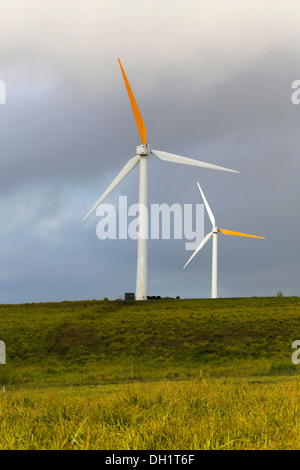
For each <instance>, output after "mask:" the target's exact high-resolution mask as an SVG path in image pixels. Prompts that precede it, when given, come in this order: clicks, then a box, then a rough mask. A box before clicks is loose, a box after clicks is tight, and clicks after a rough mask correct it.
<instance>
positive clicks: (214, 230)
mask: <svg viewBox="0 0 300 470" xmlns="http://www.w3.org/2000/svg"><path fill="white" fill-rule="evenodd" d="M197 184H198V187H199V190H200V193H201V196H202V198H203V202H204V205H205V207H206V210H207V213H208V216H209V219H210V221H211V225H212V231H211V232H210V233H208V234H207V235H206V236H205V237H204V238H203V240H202V241H201V243H200V244H199V246H198V247H197V248H196V250H195V251H194V253H193V254H192V256H191V257H190V259H189V260H188V261H187V262H186V264H185V265H184V267H183V269H184V268H185V267H186V266H187V265H188V264H189V262H190V261H191V260H192V259H193V258H194V256H196V254H197V253H198V251H200V250H201V248H203V247H204V245H205V243H206V242H207V241H208V240H209V239H210V237H211V236H212V237H213V239H212V270H211V298H212V299H216V298H217V250H218V244H217V240H218V232H221V233H224V234H225V235H235V236H238V237H251V238H263V239H265V237H258V236H257V235H249V234H247V233H241V232H233V231H232V230H224V229H221V228H218V227H216V222H215V218H214V215H213V213H212V210H211V208H210V207H209V204H208V202H207V200H206V197H205V196H204V193H203V191H202V189H201V187H200V184H199V183H197Z"/></svg>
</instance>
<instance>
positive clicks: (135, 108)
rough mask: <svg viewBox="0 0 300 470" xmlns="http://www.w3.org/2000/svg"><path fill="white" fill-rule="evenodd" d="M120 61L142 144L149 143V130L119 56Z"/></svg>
mask: <svg viewBox="0 0 300 470" xmlns="http://www.w3.org/2000/svg"><path fill="white" fill-rule="evenodd" d="M118 62H119V65H120V67H121V72H122V75H123V78H124V82H125V86H126V89H127V93H128V96H129V100H130V104H131V107H132V111H133V115H134V118H135V122H136V125H137V128H138V132H139V134H140V138H141V141H142V144H143V145H147V132H146V127H145V124H144V122H143V119H142V116H141V113H140V111H139V108H138V105H137V104H136V101H135V98H134V96H133V93H132V90H131V88H130V85H129V82H128V80H127V77H126V75H125V72H124V69H123V67H122V64H121V61H120V59H119V58H118Z"/></svg>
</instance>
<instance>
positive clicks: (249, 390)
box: [0, 377, 300, 450]
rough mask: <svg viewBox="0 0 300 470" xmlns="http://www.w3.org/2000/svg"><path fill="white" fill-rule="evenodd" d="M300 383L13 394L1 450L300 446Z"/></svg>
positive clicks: (2, 422)
mask: <svg viewBox="0 0 300 470" xmlns="http://www.w3.org/2000/svg"><path fill="white" fill-rule="evenodd" d="M299 387H300V380H299V378H295V377H293V378H292V377H288V378H277V379H276V380H271V379H270V378H267V379H264V380H262V381H260V382H258V381H256V380H249V379H247V380H245V379H239V380H235V381H234V380H233V379H208V380H206V379H202V380H199V381H195V380H194V381H184V382H182V381H178V382H176V381H173V382H171V381H161V382H158V383H147V384H146V383H142V384H141V383H133V384H119V385H106V386H94V387H91V386H89V387H76V388H70V387H69V388H45V389H35V390H32V389H28V390H25V389H23V390H19V391H8V392H7V393H6V395H4V396H2V397H1V398H0V449H74V450H75V449H82V450H83V449H110V450H122V449H133V450H143V449H149V450H156V449H158V450H161V449H164V450H174V449H175V450H197V449H203V450H204V449H273V450H275V449H299V448H300V422H299V419H300V394H299Z"/></svg>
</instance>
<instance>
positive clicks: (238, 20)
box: [0, 0, 300, 303]
mask: <svg viewBox="0 0 300 470" xmlns="http://www.w3.org/2000/svg"><path fill="white" fill-rule="evenodd" d="M299 44H300V4H299V2H298V1H290V2H288V3H287V2H283V1H276V0H275V1H272V2H271V1H266V0H262V1H257V0H254V1H253V2H251V3H249V2H247V3H246V2H244V1H238V0H235V1H233V0H229V1H227V2H222V1H221V0H218V1H216V0H215V1H214V0H213V1H211V2H209V3H208V2H204V1H191V0H187V1H186V0H185V1H182V0H173V1H169V0H160V1H159V2H158V1H157V0H151V1H147V0H144V1H141V0H139V1H137V0H126V2H124V0H109V1H108V0H102V1H101V2H99V1H96V0H88V1H83V0H73V1H71V0H60V1H58V0H52V1H49V0H45V1H43V2H40V1H37V0H27V2H24V1H22V0H11V1H9V2H8V1H5V0H2V1H0V50H1V53H0V80H1V81H3V82H4V83H5V85H6V100H5V104H0V122H1V134H0V150H1V172H0V179H1V184H0V221H1V225H0V240H1V243H0V303H20V302H40V301H45V302H46V301H61V300H78V299H93V298H95V299H101V298H104V297H108V298H111V299H114V298H117V297H118V296H119V295H123V294H124V293H125V292H134V290H135V276H136V256H137V254H136V242H135V241H134V240H130V239H127V240H118V239H117V240H99V239H98V238H97V235H96V226H97V223H98V221H99V218H97V216H96V214H93V215H91V216H90V217H89V219H87V220H86V221H85V222H82V218H83V216H84V215H85V214H86V212H87V211H88V210H89V209H90V207H91V206H92V205H93V204H94V202H96V200H97V199H98V197H99V195H100V194H101V193H102V192H103V191H104V190H105V189H106V188H107V186H108V185H109V184H110V183H111V181H112V180H113V178H114V177H115V175H116V174H117V173H118V171H119V170H120V169H121V168H122V166H124V164H125V163H126V162H127V161H128V160H129V158H131V157H133V156H134V155H135V147H136V145H137V144H138V143H139V141H140V138H139V135H138V132H137V129H136V125H135V122H134V118H133V115H132V110H131V107H130V103H129V100H128V96H127V92H126V89H125V86H124V82H123V78H122V75H121V72H120V68H119V65H118V61H117V58H118V57H120V59H121V61H122V65H123V66H124V69H125V72H126V75H127V78H128V80H129V83H130V85H131V87H132V90H133V93H134V96H135V98H136V101H137V104H138V107H139V109H140V112H141V115H142V117H143V120H144V123H145V126H146V128H147V140H148V143H149V144H150V146H151V147H153V148H159V149H161V150H166V151H168V152H173V153H175V154H178V155H184V156H186V157H190V158H195V159H198V160H201V161H205V162H208V163H213V164H216V165H220V166H224V167H227V168H233V169H236V170H239V171H240V173H239V174H231V173H225V172H217V171H213V170H207V169H204V168H203V169H202V168H199V169H198V168H193V167H190V168H189V167H185V166H183V165H176V164H171V163H163V162H160V161H157V160H156V159H154V158H149V204H151V203H153V204H162V203H167V204H170V205H171V204H174V203H179V204H181V205H182V206H183V205H184V204H194V205H196V204H201V203H202V202H203V201H202V200H201V197H200V194H199V190H198V188H197V181H199V183H200V184H201V187H202V188H203V190H204V192H205V195H206V196H207V198H208V200H209V201H210V204H211V206H212V207H213V208H214V215H215V216H216V219H217V221H218V224H219V225H220V227H222V228H225V229H227V228H230V229H232V230H236V231H239V232H245V233H255V234H257V235H262V236H265V237H266V240H264V241H260V240H258V241H256V240H251V239H249V240H247V239H243V238H241V239H238V238H235V239H231V238H233V237H222V239H221V237H220V242H219V246H220V250H219V255H218V295H219V297H240V296H272V295H276V294H277V292H278V291H279V290H280V291H282V293H283V295H299V290H300V289H299V281H300V259H299V258H300V256H299V248H298V243H299V241H298V240H299V235H298V234H299V230H300V227H299V226H300V222H299V217H297V215H298V210H299V209H298V204H299V203H298V201H299V199H300V198H299V196H300V188H299V170H300V158H299V148H300V145H299V144H300V137H299V136H300V134H299V124H300V105H295V104H293V103H292V101H291V96H292V93H293V89H292V87H291V86H292V82H293V81H295V80H299V79H300V66H299ZM122 195H126V196H127V197H128V203H129V204H134V203H136V202H138V168H136V169H134V170H133V172H132V173H131V174H130V175H128V177H127V178H126V179H125V180H124V181H123V182H122V183H121V184H120V185H119V186H118V187H117V188H116V189H115V191H114V192H113V193H111V195H110V196H109V197H108V198H107V200H106V201H105V202H107V203H115V204H117V203H118V200H119V196H122ZM209 230H210V222H209V219H208V217H207V216H205V227H204V233H205V234H206V233H208V232H209ZM184 245H185V240H173V239H171V240H150V241H149V246H148V249H149V275H148V291H149V295H160V296H170V297H174V296H177V295H179V296H181V297H182V298H189V297H190V298H195V297H210V283H211V247H210V246H209V245H208V244H207V246H206V247H205V248H204V249H203V250H202V253H201V256H197V258H196V257H195V259H194V260H193V262H191V263H190V265H189V266H188V269H185V270H183V269H182V267H183V265H184V264H185V262H186V260H187V259H188V258H189V256H190V252H187V251H186V250H185V248H184Z"/></svg>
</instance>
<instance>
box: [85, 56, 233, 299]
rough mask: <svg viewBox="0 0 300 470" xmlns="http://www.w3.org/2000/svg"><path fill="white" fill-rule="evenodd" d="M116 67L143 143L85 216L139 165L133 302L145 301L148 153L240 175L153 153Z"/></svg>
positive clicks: (130, 95)
mask: <svg viewBox="0 0 300 470" xmlns="http://www.w3.org/2000/svg"><path fill="white" fill-rule="evenodd" d="M118 62H119V65H120V67H121V72H122V75H123V79H124V82H125V86H126V89H127V93H128V96H129V100H130V103H131V107H132V111H133V115H134V118H135V122H136V125H137V128H138V132H139V135H140V138H141V141H142V144H141V145H138V146H137V148H136V153H137V155H136V156H135V157H133V158H131V159H130V160H129V161H128V162H127V163H126V165H125V166H124V167H123V168H122V170H121V171H120V172H119V174H118V175H117V176H116V178H115V179H114V180H113V182H112V183H111V184H110V185H109V187H108V188H107V189H106V191H105V192H104V193H103V194H102V196H101V197H100V198H99V199H98V201H97V202H96V203H95V204H94V206H93V207H92V209H91V210H90V211H89V212H88V214H87V215H86V216H85V217H84V219H83V220H85V219H86V218H87V217H88V216H89V215H90V214H91V212H93V211H94V210H95V209H96V208H97V207H98V206H99V205H100V204H101V203H102V202H103V200H104V199H105V198H106V197H107V196H108V195H109V194H110V193H111V191H113V189H114V188H115V187H116V186H117V185H118V184H119V183H120V182H121V181H122V180H123V179H124V178H125V176H127V175H128V173H130V171H131V170H133V168H134V167H135V166H136V165H137V164H138V163H139V164H140V177H139V235H138V250H137V273H136V297H135V298H136V300H146V299H147V283H148V282H147V277H148V247H147V241H148V240H147V232H148V230H147V228H148V219H147V214H148V211H147V210H142V209H143V208H146V209H147V206H148V157H149V155H150V154H152V155H154V156H155V157H157V158H159V159H160V160H164V161H167V162H174V163H182V164H184V165H193V166H200V167H204V168H211V169H213V170H223V171H231V172H233V173H239V172H238V171H235V170H230V169H228V168H223V167H221V166H217V165H212V164H210V163H205V162H201V161H198V160H194V159H192V158H186V157H181V156H180V155H174V154H172V153H167V152H162V151H160V150H153V149H151V148H150V146H149V145H148V144H147V132H146V127H145V125H144V122H143V119H142V116H141V113H140V111H139V108H138V106H137V104H136V101H135V98H134V96H133V93H132V90H131V88H130V85H129V82H128V80H127V77H126V75H125V72H124V69H123V67H122V64H121V62H120V59H118Z"/></svg>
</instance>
